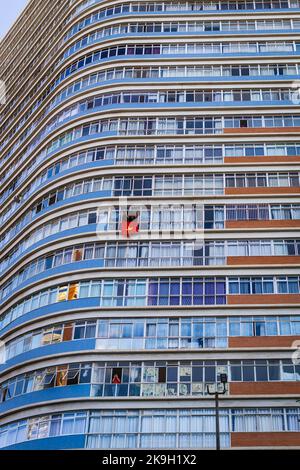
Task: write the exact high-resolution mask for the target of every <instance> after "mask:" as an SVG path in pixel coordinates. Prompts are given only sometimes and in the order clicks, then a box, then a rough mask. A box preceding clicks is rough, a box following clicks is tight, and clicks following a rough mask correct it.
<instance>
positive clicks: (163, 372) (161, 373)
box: [158, 367, 167, 384]
mask: <svg viewBox="0 0 300 470" xmlns="http://www.w3.org/2000/svg"><path fill="white" fill-rule="evenodd" d="M166 381H167V369H166V367H160V368H159V369H158V383H160V384H162V383H166Z"/></svg>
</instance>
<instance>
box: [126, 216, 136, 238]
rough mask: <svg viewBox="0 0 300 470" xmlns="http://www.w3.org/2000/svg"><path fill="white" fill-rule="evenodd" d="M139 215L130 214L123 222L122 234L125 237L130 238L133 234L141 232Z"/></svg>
mask: <svg viewBox="0 0 300 470" xmlns="http://www.w3.org/2000/svg"><path fill="white" fill-rule="evenodd" d="M138 217H139V215H138V214H134V215H128V216H127V218H126V219H125V220H123V222H122V235H123V237H125V238H130V237H132V236H133V235H135V234H137V233H139V230H140V224H139V220H138Z"/></svg>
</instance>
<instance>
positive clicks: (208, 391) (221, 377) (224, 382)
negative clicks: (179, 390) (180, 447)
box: [207, 374, 227, 450]
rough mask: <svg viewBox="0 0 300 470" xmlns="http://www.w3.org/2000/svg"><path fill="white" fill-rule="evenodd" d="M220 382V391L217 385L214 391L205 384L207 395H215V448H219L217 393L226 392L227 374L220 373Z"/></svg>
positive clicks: (223, 393)
mask: <svg viewBox="0 0 300 470" xmlns="http://www.w3.org/2000/svg"><path fill="white" fill-rule="evenodd" d="M220 380H221V384H223V390H222V391H221V392H220V391H219V390H218V386H217V388H216V390H215V391H214V392H211V391H210V388H209V387H210V386H209V385H207V393H208V395H214V396H215V410H216V412H215V416H216V450H220V449H221V442H220V411H219V395H225V393H226V391H227V390H226V384H227V374H220Z"/></svg>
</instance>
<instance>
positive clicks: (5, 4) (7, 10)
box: [0, 0, 28, 39]
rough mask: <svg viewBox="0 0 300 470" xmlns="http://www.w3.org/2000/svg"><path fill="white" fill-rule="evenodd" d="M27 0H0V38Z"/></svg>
mask: <svg viewBox="0 0 300 470" xmlns="http://www.w3.org/2000/svg"><path fill="white" fill-rule="evenodd" d="M27 3H28V0H0V39H2V38H3V36H4V35H5V34H6V33H7V31H8V30H9V28H10V27H11V26H12V24H13V23H14V22H15V20H16V19H17V18H18V16H19V14H20V13H21V12H22V10H23V9H24V8H25V6H26V5H27Z"/></svg>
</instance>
